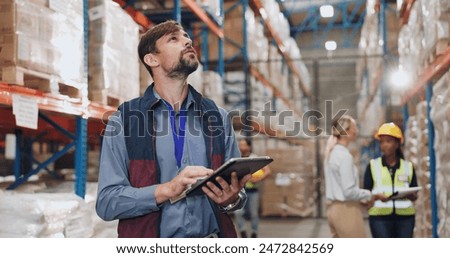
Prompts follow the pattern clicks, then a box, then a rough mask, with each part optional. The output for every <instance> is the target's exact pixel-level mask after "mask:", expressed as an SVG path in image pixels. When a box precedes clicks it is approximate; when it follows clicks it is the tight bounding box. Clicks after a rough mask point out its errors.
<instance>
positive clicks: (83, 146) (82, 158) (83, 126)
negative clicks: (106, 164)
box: [75, 117, 87, 198]
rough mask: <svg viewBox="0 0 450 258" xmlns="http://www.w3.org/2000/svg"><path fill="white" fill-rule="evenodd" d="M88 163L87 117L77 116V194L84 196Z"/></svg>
mask: <svg viewBox="0 0 450 258" xmlns="http://www.w3.org/2000/svg"><path fill="white" fill-rule="evenodd" d="M86 163H87V119H84V118H82V117H77V131H76V147H75V194H76V195H78V196H80V197H81V198H84V196H85V194H86V171H87V168H86Z"/></svg>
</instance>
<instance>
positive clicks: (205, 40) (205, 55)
mask: <svg viewBox="0 0 450 258" xmlns="http://www.w3.org/2000/svg"><path fill="white" fill-rule="evenodd" d="M201 30H202V61H203V71H208V60H209V49H208V45H209V44H208V35H209V32H208V29H207V28H206V27H203V26H202V28H201Z"/></svg>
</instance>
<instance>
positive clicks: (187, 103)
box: [153, 88, 195, 109]
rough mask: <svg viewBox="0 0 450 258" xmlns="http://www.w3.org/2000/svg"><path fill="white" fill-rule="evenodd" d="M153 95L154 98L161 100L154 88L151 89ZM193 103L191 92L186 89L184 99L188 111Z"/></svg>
mask: <svg viewBox="0 0 450 258" xmlns="http://www.w3.org/2000/svg"><path fill="white" fill-rule="evenodd" d="M153 95H154V96H155V98H156V99H158V100H161V99H162V98H161V96H160V95H159V94H158V92H156V90H155V88H153ZM194 103H195V101H194V96H192V93H191V91H190V90H189V89H188V95H187V98H186V109H189V108H190V106H191V105H193V104H194Z"/></svg>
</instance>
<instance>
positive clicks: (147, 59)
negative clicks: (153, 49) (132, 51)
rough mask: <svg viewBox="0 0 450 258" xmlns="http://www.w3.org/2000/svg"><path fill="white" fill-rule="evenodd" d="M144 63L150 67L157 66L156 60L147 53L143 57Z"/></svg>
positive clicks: (157, 61)
mask: <svg viewBox="0 0 450 258" xmlns="http://www.w3.org/2000/svg"><path fill="white" fill-rule="evenodd" d="M144 62H145V63H146V64H147V65H148V66H150V67H156V66H158V65H159V60H158V58H157V57H156V56H155V55H153V54H151V53H148V54H146V55H145V56H144Z"/></svg>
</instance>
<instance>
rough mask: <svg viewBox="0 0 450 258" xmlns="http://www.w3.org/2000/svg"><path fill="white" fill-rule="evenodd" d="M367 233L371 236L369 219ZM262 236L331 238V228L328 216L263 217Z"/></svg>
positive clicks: (261, 224) (260, 234)
mask: <svg viewBox="0 0 450 258" xmlns="http://www.w3.org/2000/svg"><path fill="white" fill-rule="evenodd" d="M365 222H366V223H365V224H366V233H367V234H368V236H370V235H369V234H370V229H369V224H368V221H367V220H365ZM259 231H260V232H259V237H261V238H329V237H331V232H330V229H329V228H328V223H327V220H326V218H318V219H316V218H282V217H272V218H261V220H260V224H259Z"/></svg>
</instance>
